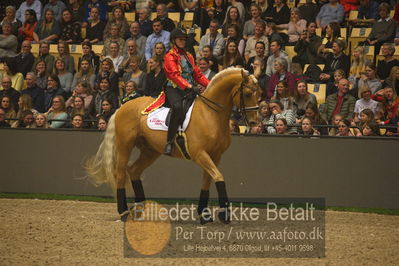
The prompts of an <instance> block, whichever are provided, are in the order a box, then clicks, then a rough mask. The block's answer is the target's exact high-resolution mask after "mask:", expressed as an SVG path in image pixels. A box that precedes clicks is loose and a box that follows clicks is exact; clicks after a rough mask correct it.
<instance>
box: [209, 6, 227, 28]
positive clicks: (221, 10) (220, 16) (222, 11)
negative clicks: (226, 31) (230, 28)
mask: <svg viewBox="0 0 399 266" xmlns="http://www.w3.org/2000/svg"><path fill="white" fill-rule="evenodd" d="M212 9H213V11H214V13H215V16H214V18H216V19H217V20H218V21H219V25H223V21H224V19H225V17H226V5H225V2H224V1H223V0H215V1H214V4H213V8H212Z"/></svg>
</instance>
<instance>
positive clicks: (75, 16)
mask: <svg viewBox="0 0 399 266" xmlns="http://www.w3.org/2000/svg"><path fill="white" fill-rule="evenodd" d="M67 6H68V9H69V10H70V11H71V14H72V20H73V21H79V22H80V23H82V22H83V21H84V19H85V13H86V10H85V8H84V6H83V5H82V2H81V1H79V0H68V2H67Z"/></svg>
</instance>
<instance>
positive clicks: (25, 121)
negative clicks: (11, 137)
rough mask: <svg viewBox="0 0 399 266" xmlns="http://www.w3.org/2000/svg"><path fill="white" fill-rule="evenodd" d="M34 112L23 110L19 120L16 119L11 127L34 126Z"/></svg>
mask: <svg viewBox="0 0 399 266" xmlns="http://www.w3.org/2000/svg"><path fill="white" fill-rule="evenodd" d="M33 121H34V118H33V113H32V111H31V110H25V111H23V112H21V115H20V116H19V117H18V120H17V121H15V122H14V123H13V124H12V126H11V127H13V128H31V127H33Z"/></svg>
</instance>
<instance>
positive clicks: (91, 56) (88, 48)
mask: <svg viewBox="0 0 399 266" xmlns="http://www.w3.org/2000/svg"><path fill="white" fill-rule="evenodd" d="M82 60H87V61H88V62H89V63H90V66H91V68H92V69H93V71H94V74H97V73H98V71H99V68H100V57H99V56H98V55H96V54H95V53H94V52H93V50H92V45H91V43H90V42H86V41H84V42H82V56H81V57H79V64H78V67H79V69H78V70H80V63H81V61H82ZM93 88H94V86H93Z"/></svg>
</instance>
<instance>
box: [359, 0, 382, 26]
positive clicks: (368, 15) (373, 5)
mask: <svg viewBox="0 0 399 266" xmlns="http://www.w3.org/2000/svg"><path fill="white" fill-rule="evenodd" d="M379 18H380V16H379V15H378V3H377V2H375V1H374V0H360V5H359V8H358V13H357V19H356V20H354V21H353V22H354V23H359V22H363V23H364V22H366V23H374V22H375V21H376V20H377V19H379Z"/></svg>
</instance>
